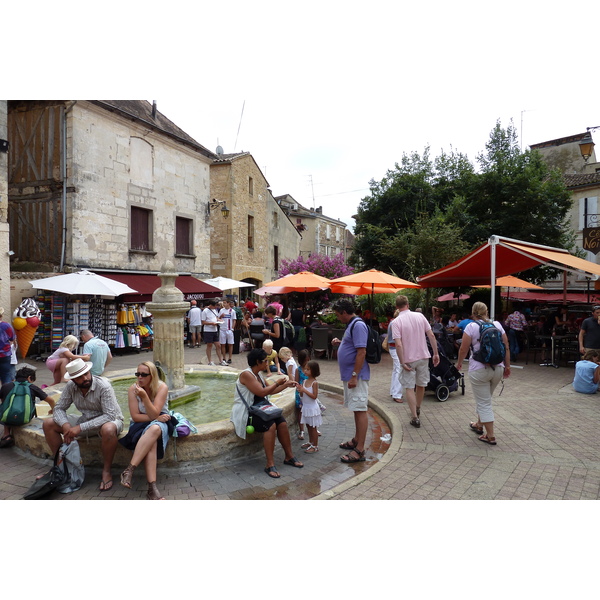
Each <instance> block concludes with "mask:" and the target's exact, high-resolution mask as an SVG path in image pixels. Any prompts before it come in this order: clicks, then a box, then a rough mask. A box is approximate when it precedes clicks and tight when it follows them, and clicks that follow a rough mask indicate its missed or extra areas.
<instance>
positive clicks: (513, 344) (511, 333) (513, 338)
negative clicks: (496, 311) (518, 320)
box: [508, 329, 522, 357]
mask: <svg viewBox="0 0 600 600" xmlns="http://www.w3.org/2000/svg"><path fill="white" fill-rule="evenodd" d="M521 333H522V332H521V331H516V330H515V329H509V330H508V346H509V348H510V355H511V357H512V356H518V354H519V353H520V352H521V348H520V346H519V338H520V335H521Z"/></svg>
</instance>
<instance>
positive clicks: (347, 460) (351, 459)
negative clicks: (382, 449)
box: [340, 448, 366, 463]
mask: <svg viewBox="0 0 600 600" xmlns="http://www.w3.org/2000/svg"><path fill="white" fill-rule="evenodd" d="M352 452H354V453H355V454H356V456H357V457H358V458H354V456H352ZM352 452H348V454H344V456H342V458H341V459H340V460H341V461H342V462H343V463H357V462H363V461H365V460H366V458H365V451H364V450H363V451H362V452H361V451H360V450H357V449H356V448H353V449H352Z"/></svg>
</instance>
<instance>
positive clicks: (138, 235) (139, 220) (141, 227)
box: [131, 206, 152, 252]
mask: <svg viewBox="0 0 600 600" xmlns="http://www.w3.org/2000/svg"><path fill="white" fill-rule="evenodd" d="M131 250H140V251H146V252H149V251H151V250H152V211H151V210H148V209H147V208H140V207H139V206H132V207H131Z"/></svg>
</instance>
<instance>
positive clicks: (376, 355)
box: [349, 317, 381, 365]
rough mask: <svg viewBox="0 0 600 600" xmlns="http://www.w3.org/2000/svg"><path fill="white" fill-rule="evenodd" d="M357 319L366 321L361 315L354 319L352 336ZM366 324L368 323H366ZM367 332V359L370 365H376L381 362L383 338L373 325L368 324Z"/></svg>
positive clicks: (351, 326)
mask: <svg viewBox="0 0 600 600" xmlns="http://www.w3.org/2000/svg"><path fill="white" fill-rule="evenodd" d="M357 321H362V322H363V323H365V322H364V321H363V320H362V319H361V318H360V317H356V318H355V319H353V320H352V323H351V325H350V332H349V335H350V336H352V329H353V328H354V324H355V323H356V322H357ZM365 325H367V324H366V323H365ZM367 332H368V334H367V348H366V350H367V353H366V356H365V360H366V361H367V362H368V363H369V364H370V365H376V364H377V363H380V362H381V338H380V336H379V334H378V333H377V331H376V330H375V329H374V328H373V327H369V326H368V325H367Z"/></svg>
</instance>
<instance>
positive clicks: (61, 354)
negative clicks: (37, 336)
mask: <svg viewBox="0 0 600 600" xmlns="http://www.w3.org/2000/svg"><path fill="white" fill-rule="evenodd" d="M77 346H79V340H78V339H77V338H76V337H75V336H74V335H67V336H66V337H65V339H64V340H63V341H62V342H61V344H60V346H59V347H58V348H57V349H56V350H55V351H54V352H53V353H52V354H51V355H50V356H49V357H48V358H47V359H46V366H47V367H48V368H49V369H50V371H52V374H53V375H54V382H53V384H52V385H55V384H57V383H60V382H61V381H66V379H65V373H66V372H67V365H68V364H69V363H70V362H71V361H72V360H75V359H76V358H81V359H83V360H85V361H86V362H87V361H89V360H90V358H91V354H73V352H74V351H75V350H76V349H77Z"/></svg>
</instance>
